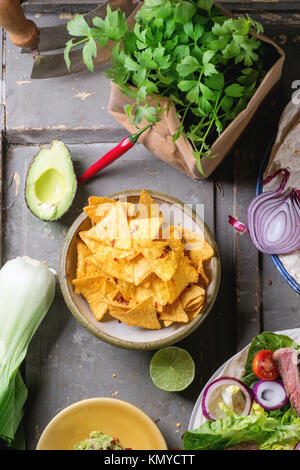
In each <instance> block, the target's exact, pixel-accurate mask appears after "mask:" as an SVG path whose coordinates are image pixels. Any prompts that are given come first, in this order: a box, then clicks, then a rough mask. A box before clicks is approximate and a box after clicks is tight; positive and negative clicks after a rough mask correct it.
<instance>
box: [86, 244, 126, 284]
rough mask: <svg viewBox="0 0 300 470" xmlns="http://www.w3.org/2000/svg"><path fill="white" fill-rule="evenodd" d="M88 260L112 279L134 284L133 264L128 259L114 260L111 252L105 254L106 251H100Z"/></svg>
mask: <svg viewBox="0 0 300 470" xmlns="http://www.w3.org/2000/svg"><path fill="white" fill-rule="evenodd" d="M87 259H88V260H89V261H91V262H92V263H93V264H94V265H95V266H96V267H97V268H98V269H99V270H100V271H101V272H104V273H105V274H108V275H109V276H111V277H115V278H117V279H122V280H124V281H128V282H132V283H134V272H133V264H132V262H130V261H128V260H126V259H121V258H112V257H111V254H110V253H109V252H107V253H106V254H105V252H104V251H100V250H98V251H97V252H96V253H95V254H94V255H91V256H89V257H88V258H87Z"/></svg>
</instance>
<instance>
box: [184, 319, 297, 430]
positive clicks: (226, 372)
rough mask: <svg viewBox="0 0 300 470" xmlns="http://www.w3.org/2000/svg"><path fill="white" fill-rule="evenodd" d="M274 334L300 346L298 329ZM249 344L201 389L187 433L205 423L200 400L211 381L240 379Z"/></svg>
mask: <svg viewBox="0 0 300 470" xmlns="http://www.w3.org/2000/svg"><path fill="white" fill-rule="evenodd" d="M275 333H277V334H280V335H286V336H289V337H290V338H292V339H293V340H294V341H295V342H296V343H299V344H300V340H299V338H300V328H294V329H292V330H283V331H275ZM249 346H250V344H248V346H246V347H245V348H244V349H242V351H240V352H239V353H237V354H235V355H234V356H233V357H232V358H230V359H228V361H226V362H225V363H224V364H223V365H222V366H221V367H220V368H219V369H218V370H217V371H216V372H215V373H214V375H213V376H212V377H211V378H210V380H209V381H208V382H207V384H206V385H205V386H204V387H203V390H202V392H201V393H200V395H199V397H198V400H197V401H196V404H195V406H194V409H193V411H192V415H191V418H190V422H189V428H188V429H189V431H191V430H193V429H196V428H198V427H199V426H200V425H201V424H203V423H204V422H205V421H206V418H205V417H204V416H203V414H202V408H201V405H202V398H203V393H204V390H205V388H206V387H207V385H208V384H210V383H211V382H212V381H213V380H216V379H217V378H219V377H222V376H227V377H235V378H237V379H241V377H242V373H243V370H244V365H245V362H246V358H247V354H248V349H249ZM238 371H239V372H238Z"/></svg>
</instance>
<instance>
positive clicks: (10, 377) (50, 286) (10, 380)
mask: <svg viewBox="0 0 300 470" xmlns="http://www.w3.org/2000/svg"><path fill="white" fill-rule="evenodd" d="M54 294H55V278H54V275H53V274H52V272H51V270H50V269H49V268H48V267H47V266H46V265H45V264H43V263H41V262H40V261H36V260H33V259H31V258H29V257H27V256H23V257H18V258H15V259H13V260H10V261H8V262H7V263H6V264H5V265H4V266H3V267H2V269H1V270H0V299H1V301H0V438H2V439H4V441H5V442H6V443H7V444H8V445H9V446H11V445H13V441H14V437H15V434H16V432H17V429H18V427H19V425H20V422H21V419H22V416H23V406H24V403H25V401H26V398H27V388H26V386H25V384H24V382H23V380H22V377H21V373H20V371H19V367H20V365H21V363H22V361H23V359H24V358H25V355H26V353H27V348H28V345H29V342H30V340H31V338H32V336H33V335H34V333H35V331H36V329H37V328H38V326H39V325H40V323H41V321H42V319H43V318H44V316H45V314H46V313H47V311H48V309H49V307H50V306H51V304H52V301H53V299H54Z"/></svg>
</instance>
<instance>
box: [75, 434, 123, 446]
mask: <svg viewBox="0 0 300 470" xmlns="http://www.w3.org/2000/svg"><path fill="white" fill-rule="evenodd" d="M74 450H123V447H121V446H120V443H119V441H118V439H115V438H113V437H111V436H109V435H108V434H104V433H103V432H101V431H92V432H91V433H90V435H89V437H88V439H85V440H84V441H80V442H78V443H77V444H75V445H74Z"/></svg>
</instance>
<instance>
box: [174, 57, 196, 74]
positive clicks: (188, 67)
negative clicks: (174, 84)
mask: <svg viewBox="0 0 300 470" xmlns="http://www.w3.org/2000/svg"><path fill="white" fill-rule="evenodd" d="M199 68H200V64H199V62H198V61H197V59H195V57H192V56H187V57H185V58H184V59H183V61H182V62H181V64H178V65H177V67H176V70H177V72H178V73H179V75H180V76H181V77H187V76H188V75H191V73H193V72H195V71H196V70H199Z"/></svg>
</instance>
